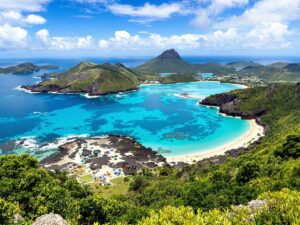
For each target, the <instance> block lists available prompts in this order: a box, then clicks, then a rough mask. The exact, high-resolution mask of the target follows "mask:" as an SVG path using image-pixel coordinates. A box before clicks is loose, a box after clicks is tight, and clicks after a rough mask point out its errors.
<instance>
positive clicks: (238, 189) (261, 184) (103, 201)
mask: <svg viewBox="0 0 300 225" xmlns="http://www.w3.org/2000/svg"><path fill="white" fill-rule="evenodd" d="M202 103H203V104H205V105H215V106H220V110H221V111H222V112H226V113H228V114H231V115H240V116H242V117H245V118H256V119H259V120H260V121H261V123H262V124H264V126H265V127H266V129H267V134H266V137H265V138H264V139H263V140H262V141H261V143H258V144H257V145H254V146H253V149H252V150H251V151H247V153H244V154H242V152H243V151H242V152H241V154H242V155H241V156H239V157H238V158H227V160H226V161H225V162H224V163H223V164H215V162H214V161H213V160H209V159H207V160H203V161H201V162H198V163H196V164H194V165H191V166H187V167H185V168H183V169H174V168H168V167H167V168H156V169H154V170H149V169H145V170H142V171H141V172H140V174H138V175H136V176H134V177H132V178H131V179H130V180H131V181H130V183H129V185H128V186H129V189H128V190H126V192H125V193H126V194H124V195H118V196H113V197H110V198H105V197H103V196H102V195H101V191H100V193H99V191H96V192H95V193H92V192H91V191H89V190H88V187H85V186H81V185H79V184H78V183H77V182H76V181H75V180H73V179H70V178H67V176H66V175H65V174H64V173H61V172H48V171H46V170H44V169H40V168H39V165H38V163H37V161H36V160H34V159H33V158H31V157H29V156H26V155H23V156H3V157H0V182H1V185H0V211H1V210H2V211H1V212H2V214H1V216H2V218H1V219H2V221H8V222H7V224H9V221H11V218H12V214H14V213H20V214H21V215H22V216H23V217H24V218H25V219H26V220H27V221H30V220H34V219H35V218H36V217H37V216H39V215H43V214H46V213H50V212H54V213H58V214H60V215H62V216H63V217H64V218H65V219H67V220H68V221H69V222H70V223H71V224H93V223H94V222H98V223H99V224H103V223H109V224H117V223H118V222H119V223H118V224H141V225H156V224H216V223H217V224H245V223H246V222H247V223H246V224H253V225H254V224H299V218H300V210H299V203H300V202H299V201H300V199H299V198H300V192H299V190H300V135H299V133H300V104H299V103H300V84H298V85H287V84H280V85H272V86H268V87H256V88H252V89H243V90H236V91H232V92H229V93H224V94H218V95H214V96H210V97H208V98H207V99H205V100H204V101H203V102H202ZM124 182H128V180H127V181H125V180H124ZM121 187H122V188H124V185H122V186H121ZM287 188H288V189H287ZM123 193H124V190H123ZM255 199H257V200H256V201H251V200H255ZM240 204H243V205H244V206H241V205H240ZM245 221H246V222H245Z"/></svg>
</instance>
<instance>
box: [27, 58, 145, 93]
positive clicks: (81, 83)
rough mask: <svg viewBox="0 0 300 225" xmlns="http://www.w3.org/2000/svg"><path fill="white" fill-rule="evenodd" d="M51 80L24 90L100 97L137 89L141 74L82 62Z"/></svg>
mask: <svg viewBox="0 0 300 225" xmlns="http://www.w3.org/2000/svg"><path fill="white" fill-rule="evenodd" d="M51 77H52V78H53V79H51V80H47V81H43V82H41V83H39V84H38V85H34V86H25V87H24V88H26V89H29V90H32V91H36V92H51V91H52V92H54V91H55V92H62V93H78V92H82V93H89V94H91V95H101V94H107V93H115V92H120V91H129V90H134V89H137V86H138V85H139V84H140V81H141V79H142V78H141V74H139V73H137V72H134V71H132V70H130V69H128V68H126V67H125V66H123V65H121V64H117V65H111V64H103V65H98V64H95V63H89V62H83V63H80V64H78V65H77V66H75V67H72V68H70V69H68V70H66V71H63V72H60V73H56V74H52V75H51Z"/></svg>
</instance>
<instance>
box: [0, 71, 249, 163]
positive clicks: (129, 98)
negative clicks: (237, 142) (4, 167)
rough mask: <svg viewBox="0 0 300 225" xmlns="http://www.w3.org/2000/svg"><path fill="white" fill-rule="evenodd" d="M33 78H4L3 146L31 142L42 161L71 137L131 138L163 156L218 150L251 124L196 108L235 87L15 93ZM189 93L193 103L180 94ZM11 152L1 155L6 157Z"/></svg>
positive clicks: (0, 95)
mask: <svg viewBox="0 0 300 225" xmlns="http://www.w3.org/2000/svg"><path fill="white" fill-rule="evenodd" d="M44 72H45V71H40V72H38V73H35V74H32V75H18V76H14V75H0V105H1V109H0V128H1V129H0V142H2V143H3V142H7V141H9V140H17V139H20V138H27V139H28V140H29V141H28V147H27V148H19V149H15V150H14V152H17V153H22V152H30V153H31V154H34V155H36V156H37V157H39V158H44V157H45V156H47V155H49V154H51V153H52V152H53V151H55V150H56V147H49V146H48V147H44V148H41V149H40V147H41V146H43V144H45V143H48V142H55V141H57V140H58V139H59V138H62V137H69V136H72V135H83V134H86V135H91V136H95V135H97V136H99V135H105V134H118V135H126V136H132V137H134V138H136V139H137V140H138V141H140V142H141V143H142V144H143V145H145V146H147V147H151V148H153V149H155V150H159V151H160V152H161V153H162V154H163V155H166V156H169V155H174V156H175V155H183V154H188V153H195V152H199V151H205V150H209V149H212V148H215V147H220V146H222V145H224V143H229V142H232V141H233V140H234V139H236V138H239V137H240V136H242V135H243V134H244V133H245V132H247V130H248V128H249V123H248V121H245V120H241V119H239V118H233V117H226V116H222V115H220V114H218V110H217V109H216V108H207V107H204V106H200V105H198V104H197V102H198V101H200V99H203V98H204V97H206V96H208V95H211V94H216V93H221V92H225V91H230V90H233V89H237V88H240V87H239V86H237V85H233V84H220V83H217V82H196V83H182V84H172V85H151V86H141V88H140V90H139V91H136V92H131V93H126V94H115V95H110V96H103V97H99V98H86V97H84V96H82V95H58V94H30V93H26V92H23V91H20V90H16V87H17V86H19V85H23V84H32V83H35V82H38V81H40V78H38V77H37V76H38V75H41V74H43V73H44ZM182 93H188V94H189V98H183V97H180V96H178V94H182ZM6 153H8V152H4V151H2V154H6Z"/></svg>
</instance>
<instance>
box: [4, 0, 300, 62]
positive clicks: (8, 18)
mask: <svg viewBox="0 0 300 225" xmlns="http://www.w3.org/2000/svg"><path fill="white" fill-rule="evenodd" d="M299 22H300V0H284V1H283V0H173V1H161V0H152V1H151V0H148V1H145V0H13V1H11V0H0V56H1V57H8V58H9V57H45V56H49V57H51V56H55V57H56V56H62V57H68V56H114V57H115V56H150V55H151V56H152V55H156V54H158V53H160V52H161V51H163V50H165V49H168V48H175V49H177V50H178V51H180V53H181V54H183V55H277V56H280V55H284V56H286V55H299V53H300V47H299V46H300V45H299V44H300V34H299V31H300V30H299V29H300V23H299Z"/></svg>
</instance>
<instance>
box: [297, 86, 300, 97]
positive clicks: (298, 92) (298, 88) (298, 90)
mask: <svg viewBox="0 0 300 225" xmlns="http://www.w3.org/2000/svg"><path fill="white" fill-rule="evenodd" d="M296 95H297V97H298V98H299V97H300V83H297V84H296Z"/></svg>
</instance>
